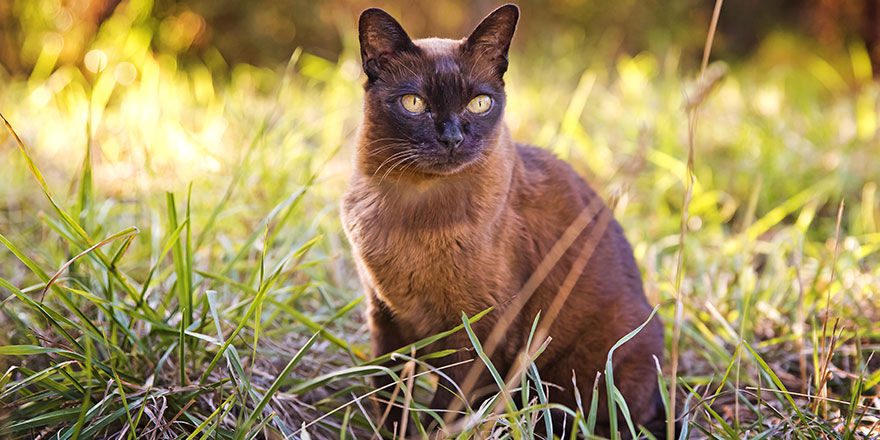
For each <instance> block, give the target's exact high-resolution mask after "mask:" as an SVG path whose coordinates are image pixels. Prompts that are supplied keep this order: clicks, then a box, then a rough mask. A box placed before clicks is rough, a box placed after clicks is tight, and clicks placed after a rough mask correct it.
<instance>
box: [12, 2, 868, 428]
mask: <svg viewBox="0 0 880 440" xmlns="http://www.w3.org/2000/svg"><path fill="white" fill-rule="evenodd" d="M124 12H125V11H123V12H121V13H118V14H117V15H119V17H115V18H114V20H116V21H112V22H111V23H113V25H114V26H123V27H124V25H126V23H127V24H128V26H129V28H130V29H134V30H135V32H130V33H128V34H126V35H128V37H127V38H126V39H122V40H119V39H115V38H114V36H117V35H118V34H115V33H112V32H110V31H107V32H106V33H105V34H100V36H99V38H98V39H97V40H96V41H95V42H94V43H93V44H94V47H91V48H90V50H94V51H99V52H91V53H93V55H92V57H91V61H89V60H87V62H86V63H85V65H84V67H85V68H84V69H82V70H81V68H80V67H78V66H74V65H63V66H52V67H50V68H44V69H42V70H37V71H35V73H34V75H33V76H32V77H31V78H27V79H8V78H2V80H3V81H5V82H6V84H5V85H4V87H3V88H0V112H2V114H3V115H4V116H5V117H6V118H7V119H8V120H9V122H10V123H11V125H12V126H13V128H14V129H15V130H16V131H17V132H18V134H19V135H20V136H21V139H22V141H23V145H22V146H19V145H18V144H17V143H16V142H15V140H14V139H13V138H12V137H11V136H10V135H8V134H6V133H4V134H2V135H0V164H2V165H0V166H2V168H0V169H2V172H0V199H2V200H3V202H2V203H0V239H2V243H3V246H2V247H0V249H3V250H2V251H0V323H2V324H3V328H4V329H5V330H6V331H5V332H4V333H3V334H2V335H0V355H2V357H0V371H2V372H4V374H3V375H2V376H0V402H2V403H0V437H7V436H11V437H15V438H30V437H36V436H38V435H43V436H44V437H49V436H50V435H51V436H56V435H60V436H61V437H62V438H75V437H77V436H78V437H79V438H87V437H90V436H96V437H113V436H116V438H128V437H132V438H133V437H134V436H137V437H138V438H140V437H141V436H147V435H152V434H153V433H154V432H156V433H158V435H160V437H159V438H163V437H161V436H166V437H167V438H174V437H177V436H189V437H188V438H212V436H214V435H217V436H220V437H222V438H248V437H249V436H253V435H258V434H259V433H260V432H263V433H268V432H272V433H273V434H272V435H274V436H276V437H278V436H279V435H282V436H290V435H297V436H299V435H302V434H303V432H308V433H309V434H310V435H311V436H312V437H313V438H315V437H317V438H339V437H342V436H343V434H342V433H343V432H345V436H346V437H348V438H352V437H357V438H368V437H369V436H370V434H372V432H373V431H374V429H378V428H377V426H378V422H379V420H380V418H381V414H376V413H375V411H374V410H373V407H372V405H371V402H369V400H370V399H371V398H373V397H374V396H382V397H381V398H383V399H388V398H389V397H391V396H392V394H393V395H394V396H396V397H397V398H399V399H400V402H401V403H402V404H403V403H405V404H406V406H407V408H409V409H408V411H409V412H410V414H414V415H416V418H413V419H411V420H410V423H413V424H414V425H413V426H417V428H425V427H426V426H425V427H422V426H421V423H420V422H425V421H426V420H428V421H429V420H432V419H433V420H438V419H442V416H440V415H437V414H431V413H430V412H428V411H426V410H425V408H424V405H425V404H426V402H427V396H428V395H429V394H430V389H431V387H432V386H433V385H432V384H433V382H432V381H431V380H429V379H428V378H429V375H428V374H425V373H424V372H425V369H424V363H423V362H422V361H423V359H412V358H409V357H408V356H409V355H410V353H411V352H410V351H409V350H408V349H403V350H401V351H400V352H399V353H398V354H397V355H396V356H399V357H400V358H401V359H404V360H409V361H410V363H409V364H407V365H409V367H407V368H408V369H403V370H401V369H398V371H396V372H394V373H392V374H395V375H396V376H397V377H399V378H400V381H399V384H398V385H397V386H398V387H399V389H394V390H392V389H387V390H381V391H380V392H378V393H374V390H372V389H371V388H370V387H369V386H368V384H367V380H366V378H367V376H369V375H372V374H388V373H389V372H388V371H387V370H385V369H383V368H381V367H377V366H376V365H377V363H376V362H375V361H372V362H371V360H370V359H369V356H368V353H369V349H368V330H367V328H366V326H365V324H364V321H363V318H362V309H361V307H362V306H361V305H360V298H361V292H360V290H359V289H360V287H359V284H358V282H357V277H356V275H355V273H354V270H353V267H352V263H351V260H350V258H349V252H348V249H347V247H346V242H345V239H344V237H343V235H342V233H341V228H340V225H339V220H338V211H337V206H338V200H339V196H340V194H341V193H342V190H343V189H344V187H345V183H346V179H347V175H348V173H349V172H350V157H351V152H352V149H353V147H354V146H353V145H352V137H353V134H354V132H355V130H356V127H357V123H358V119H359V117H360V99H361V96H362V92H361V88H360V83H361V78H360V77H359V63H358V61H357V58H356V57H357V51H356V49H354V48H353V47H349V48H348V49H347V50H346V51H345V52H344V53H343V55H342V57H341V58H340V60H339V61H338V62H331V61H328V60H325V59H322V58H319V57H316V56H313V55H310V54H307V53H301V52H299V51H296V52H294V53H293V55H292V57H291V61H290V64H289V65H288V66H287V67H286V68H285V67H284V66H281V67H279V68H277V69H274V70H273V69H267V68H259V67H253V66H247V65H238V66H226V65H225V64H224V63H223V62H222V60H218V59H216V58H211V57H205V59H204V60H202V61H193V60H191V59H188V60H187V61H186V62H182V61H178V58H177V57H176V56H174V55H171V54H166V53H161V52H155V51H153V50H152V49H151V46H150V45H149V42H150V36H149V35H144V34H139V33H138V32H137V30H138V29H140V28H139V27H138V25H137V20H138V19H139V18H138V17H137V14H135V13H134V12H132V14H134V15H131V16H127V15H125V13H124ZM135 12H136V11H135ZM117 32H118V30H117ZM788 38H789V37H785V36H778V37H775V38H771V39H770V40H768V42H767V43H766V47H764V48H763V49H762V51H759V55H757V56H756V57H755V58H754V59H752V60H750V61H748V62H745V63H743V64H741V65H731V66H730V67H729V69H728V73H727V75H726V76H725V77H723V78H720V79H719V80H718V82H717V85H716V87H715V88H714V90H712V91H711V92H709V93H707V94H706V96H705V100H704V102H703V103H702V105H701V107H700V111H699V125H698V129H697V131H696V133H695V161H694V166H695V167H694V175H695V183H694V186H693V197H692V199H691V202H690V209H689V220H688V221H687V223H686V228H687V231H686V235H685V248H686V249H687V252H686V253H685V261H684V268H685V272H684V274H683V279H682V285H681V287H682V292H683V294H684V297H685V298H686V300H685V301H684V304H683V305H684V310H683V327H682V340H681V342H680V345H679V346H680V357H679V358H680V363H679V373H680V374H679V377H678V378H676V380H677V382H678V383H679V384H680V389H681V390H683V391H682V392H681V393H680V394H679V396H678V397H679V399H678V401H679V402H682V401H686V403H684V404H685V405H687V408H688V410H689V411H687V412H686V413H684V414H683V417H684V419H685V421H686V422H689V423H685V427H686V428H687V432H688V433H689V434H690V435H691V437H692V438H703V437H713V438H715V437H720V438H737V437H738V436H739V435H749V436H750V437H752V436H758V437H764V438H777V437H782V436H791V437H796V438H824V436H828V437H830V438H841V439H843V438H858V437H855V435H856V434H855V432H856V431H855V430H856V427H858V426H861V429H863V430H865V431H866V432H867V430H870V429H872V428H871V427H872V424H875V421H876V420H878V419H877V417H878V413H880V406H878V405H880V404H878V398H877V397H876V396H877V395H878V394H880V368H878V366H880V363H878V361H880V359H877V358H876V357H873V358H872V357H871V356H872V353H874V352H875V351H876V350H877V347H878V344H880V328H878V326H877V322H878V319H880V310H878V309H880V306H878V304H880V268H878V264H877V263H878V261H880V206H878V204H880V199H878V191H877V184H878V179H880V160H878V157H880V140H878V133H877V124H878V117H880V116H878V103H880V85H878V84H877V83H876V82H873V81H872V80H871V79H870V74H868V75H866V74H865V66H864V62H865V61H864V59H865V55H864V53H863V52H864V49H863V48H862V47H859V46H857V45H854V46H853V47H852V48H851V49H850V52H849V53H848V54H846V57H845V58H844V59H845V62H843V63H841V62H839V61H834V62H829V61H825V60H822V59H820V58H817V57H815V56H813V55H806V54H805V55H804V57H803V59H795V60H779V59H777V58H773V57H772V54H773V53H774V51H775V50H777V48H778V47H786V44H789V40H788ZM51 49H52V48H51V47H50V48H49V49H47V50H51ZM570 49H571V50H570V51H569V52H570V56H568V57H566V59H564V60H558V61H559V62H558V63H557V62H556V61H557V60H554V59H551V58H540V57H541V55H540V54H534V53H519V54H514V55H513V57H512V62H513V66H512V69H511V72H510V74H509V76H508V81H507V82H508V87H507V88H508V94H509V107H508V109H507V116H506V117H507V120H508V122H509V124H510V126H511V128H512V131H513V132H514V136H515V138H517V139H519V140H522V141H526V142H532V143H535V144H538V145H541V146H544V147H546V148H548V149H551V150H553V151H554V152H556V153H557V154H558V155H560V156H561V157H563V158H565V159H567V160H569V161H571V162H572V164H573V165H574V166H575V167H576V168H577V169H578V170H579V171H580V172H582V173H583V174H584V175H585V176H587V177H588V179H589V180H590V181H591V182H592V183H593V184H594V186H596V187H597V188H598V190H599V192H600V193H601V194H602V195H603V196H604V197H605V198H606V199H608V200H613V201H615V203H616V205H615V215H616V216H617V218H618V219H619V220H620V222H621V223H622V224H623V226H624V229H625V230H626V232H627V236H628V237H629V239H630V240H631V242H632V243H633V247H634V249H635V253H636V258H637V260H638V261H639V263H640V266H641V268H642V270H643V275H644V279H645V285H646V291H647V293H648V296H649V299H650V300H651V302H652V303H654V304H660V308H659V312H658V313H659V315H660V317H661V318H663V319H664V321H665V322H667V323H670V322H673V321H674V319H673V316H672V315H673V307H672V302H671V298H673V297H674V294H675V274H676V263H677V262H676V251H677V250H678V240H679V221H680V219H681V209H682V194H683V192H684V188H685V185H684V183H685V181H686V179H687V173H686V167H687V165H686V163H687V144H688V120H687V114H686V112H685V106H686V103H687V102H689V100H690V99H692V98H693V97H694V96H695V95H699V93H700V91H699V90H697V88H696V85H695V84H694V83H693V81H692V78H693V77H694V76H695V75H694V73H693V71H692V70H690V69H689V68H688V67H683V66H687V65H692V64H693V62H689V63H685V62H684V61H683V60H681V56H680V54H679V53H678V52H676V51H675V50H674V49H670V50H669V52H668V53H665V54H657V55H654V54H639V55H636V56H633V57H629V56H625V55H622V56H619V57H617V58H615V59H588V58H587V57H586V56H584V55H582V54H581V52H578V51H577V50H575V48H570ZM536 57H537V61H536ZM550 65H555V66H556V67H555V68H552V69H551V68H548V67H547V66H550ZM132 68H133V69H134V75H132V71H131V69H132ZM868 69H870V67H868ZM868 72H870V70H868ZM87 148H88V150H87ZM25 152H26V153H27V154H24V153H25ZM86 158H89V159H88V161H87V160H86ZM31 160H32V162H30V161H31ZM36 170H39V172H37V171H36ZM37 175H41V176H43V178H44V179H45V187H44V188H41V182H40V181H39V180H38V179H37V177H36V176H37ZM43 190H45V191H46V193H48V194H51V196H52V198H53V200H55V202H57V209H56V208H55V207H53V206H52V205H51V204H50V202H49V198H48V197H46V194H44V192H43ZM841 201H845V208H844V210H843V211H842V216H841V217H840V231H839V235H838V233H837V231H836V226H837V220H838V206H839V204H840V202H841ZM135 228H136V229H135ZM101 243H104V244H102V245H101ZM98 245H100V246H98ZM92 248H94V249H92ZM90 249H91V250H90ZM86 251H87V252H86ZM80 254H82V255H81V256H79V257H78V258H76V257H77V256H78V255H80ZM68 263H69V265H68ZM56 274H57V277H54V276H56ZM53 278H54V282H51V283H50V280H52V279H53ZM50 284H51V285H50ZM47 286H48V287H47ZM829 298H830V301H829ZM826 306H830V308H829V309H826ZM826 314H827V316H829V317H830V318H831V319H830V322H828V323H827V325H826V323H825V322H824V320H825V317H826ZM476 318H478V317H472V319H476ZM835 322H836V325H835ZM823 329H824V330H825V331H824V332H823ZM459 331H468V328H467V326H466V325H465V324H463V325H462V326H461V328H459ZM667 334H669V332H667ZM832 334H833V335H836V336H834V339H835V340H834V343H833V344H832V343H830V341H831V339H832ZM439 336H442V335H439ZM823 337H824V339H823ZM540 342H543V341H534V343H535V344H536V345H539V343H540ZM425 345H427V342H423V343H422V344H421V345H420V346H425ZM828 345H832V346H833V347H834V350H833V354H832V353H825V352H822V351H821V350H822V347H827V346H828ZM416 366H419V367H420V368H416ZM664 367H665V366H664ZM817 372H819V373H817ZM821 372H828V375H827V376H823V375H822V374H821ZM826 377H827V378H826ZM594 379H595V378H577V380H578V381H580V382H581V383H592V382H591V381H593V380H594ZM670 379H671V378H668V377H667V378H666V380H670ZM519 385H520V388H521V389H516V390H505V393H499V395H498V396H497V398H496V399H495V400H492V401H490V402H489V404H487V405H484V406H483V407H481V408H472V409H471V410H472V411H473V413H474V414H477V417H475V420H472V422H473V423H472V424H471V425H470V429H471V431H470V432H471V433H473V432H476V431H478V430H483V431H486V430H493V429H494V430H496V431H498V432H499V433H500V432H505V433H507V434H509V435H511V436H512V437H514V438H516V437H517V436H528V435H530V433H534V432H535V429H538V428H540V427H542V426H543V425H544V423H545V421H544V418H545V417H549V412H548V411H546V410H547V408H548V406H547V405H546V400H545V399H544V398H543V397H541V393H540V392H533V393H522V390H528V389H529V388H531V389H533V391H537V390H538V389H542V384H541V382H540V379H539V378H538V377H537V375H536V374H535V372H530V373H526V374H523V377H522V382H521V383H519ZM502 388H503V387H502ZM823 389H824V391H822V390H823ZM689 390H692V391H689ZM820 391H822V392H823V393H824V394H822V397H823V399H822V400H819V399H815V398H810V397H809V396H813V395H817V394H819V393H820ZM370 393H374V394H370ZM512 400H516V402H514V403H515V404H516V405H518V407H519V409H515V408H514V405H513V404H512V403H511V401H512ZM505 408H506V410H507V411H508V413H507V414H506V415H505V414H499V411H500V412H503V411H502V410H505ZM590 408H591V402H583V406H582V407H581V408H571V409H568V410H569V411H572V413H575V414H577V416H578V417H576V423H577V426H578V429H579V430H580V431H581V432H583V433H590V432H592V426H591V425H590V423H591V422H590V420H591V418H592V420H593V421H594V420H595V411H594V410H593V411H591V410H590ZM426 413H428V416H426V417H427V418H425V419H421V421H420V420H419V419H418V418H417V417H418V416H420V415H422V414H426ZM172 421H173V423H172ZM619 426H620V427H621V429H624V430H627V431H628V430H629V427H627V426H626V423H625V421H622V420H621V421H620V425H619ZM874 428H876V426H874ZM165 429H167V431H160V430H165ZM634 429H635V428H634ZM557 434H558V433H557ZM267 435H268V434H267ZM875 435H876V434H875ZM185 438H186V437H185Z"/></svg>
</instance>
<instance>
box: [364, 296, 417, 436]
mask: <svg viewBox="0 0 880 440" xmlns="http://www.w3.org/2000/svg"><path fill="white" fill-rule="evenodd" d="M367 318H368V321H369V325H370V342H371V344H372V352H373V358H378V357H380V356H382V355H385V354H387V353H390V352H392V351H395V350H397V349H399V348H401V347H403V346H405V345H407V344H411V343H413V342H414V338H410V337H408V333H407V332H406V331H404V329H402V328H401V326H400V325H399V324H398V323H397V322H396V321H395V319H394V315H393V314H392V313H391V310H390V309H389V308H388V305H387V304H385V303H384V302H383V301H382V300H381V299H379V298H378V297H377V296H376V294H375V292H373V291H372V289H369V288H368V289H367ZM399 364H400V362H399V361H394V360H389V361H387V362H385V363H383V364H382V366H383V367H387V368H394V367H395V366H397V365H399ZM393 383H394V381H393V380H392V378H391V376H389V375H387V374H379V375H376V376H373V377H372V384H373V388H374V389H377V390H378V389H383V390H384V391H386V392H388V393H391V392H393V391H394V385H392V384H393ZM373 402H374V403H375V405H376V410H377V412H378V414H379V417H382V416H384V415H385V414H386V412H387V416H386V417H385V422H384V427H385V429H387V430H388V431H390V432H392V433H395V429H396V428H397V427H398V426H400V424H401V422H402V417H403V410H402V409H401V408H400V407H399V406H396V405H394V402H389V401H386V400H385V399H382V398H377V399H374V400H373ZM389 406H390V408H389ZM409 426H410V427H413V424H409ZM408 431H412V429H408ZM395 435H396V433H395Z"/></svg>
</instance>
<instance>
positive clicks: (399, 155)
mask: <svg viewBox="0 0 880 440" xmlns="http://www.w3.org/2000/svg"><path fill="white" fill-rule="evenodd" d="M408 153H412V151H409V150H404V151H398V152H397V153H394V154H392V155H391V156H388V157H387V158H386V159H385V160H384V161H383V162H382V163H381V164H379V166H378V167H376V170H375V171H373V175H372V177H376V174H377V173H378V172H379V170H381V169H382V167H383V166H385V164H386V163H388V162H391V161H393V160H395V159H397V158H399V157H401V156H405V155H406V154H408Z"/></svg>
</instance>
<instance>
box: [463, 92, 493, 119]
mask: <svg viewBox="0 0 880 440" xmlns="http://www.w3.org/2000/svg"><path fill="white" fill-rule="evenodd" d="M490 108H492V98H490V97H489V95H477V96H476V97H474V99H471V102H469V103H468V105H467V109H468V111H469V112H471V113H475V114H478V115H481V114H483V113H486V112H487V111H489V109H490Z"/></svg>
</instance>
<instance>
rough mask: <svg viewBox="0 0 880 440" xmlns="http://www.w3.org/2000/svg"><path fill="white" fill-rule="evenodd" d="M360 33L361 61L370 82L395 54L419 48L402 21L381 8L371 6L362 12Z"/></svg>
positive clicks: (359, 24) (359, 25)
mask: <svg viewBox="0 0 880 440" xmlns="http://www.w3.org/2000/svg"><path fill="white" fill-rule="evenodd" d="M358 33H359V34H360V41H361V61H362V62H363V66H364V73H366V74H367V78H368V79H369V82H373V81H375V80H376V79H377V78H378V77H379V74H380V73H381V71H382V67H383V65H384V63H386V62H387V61H388V59H390V58H391V57H393V56H394V55H395V54H398V53H401V52H415V51H417V50H418V49H417V48H416V45H415V44H413V42H412V40H411V39H410V38H409V35H407V34H406V31H404V30H403V27H401V26H400V23H398V22H397V20H395V19H394V17H392V16H390V15H388V13H387V12H385V11H383V10H381V9H379V8H370V9H367V10H365V11H364V12H361V18H360V20H358Z"/></svg>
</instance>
